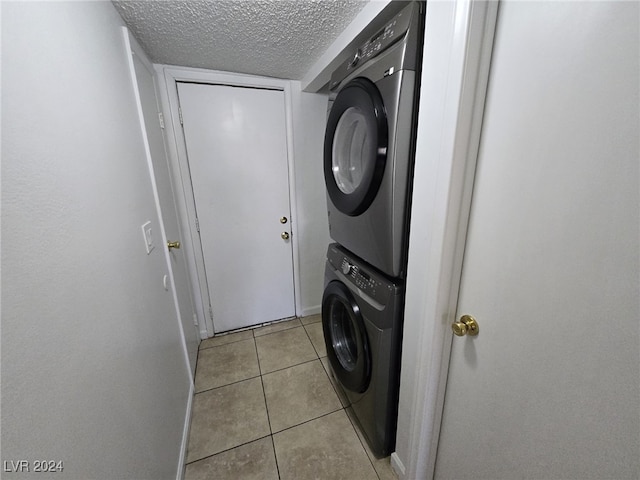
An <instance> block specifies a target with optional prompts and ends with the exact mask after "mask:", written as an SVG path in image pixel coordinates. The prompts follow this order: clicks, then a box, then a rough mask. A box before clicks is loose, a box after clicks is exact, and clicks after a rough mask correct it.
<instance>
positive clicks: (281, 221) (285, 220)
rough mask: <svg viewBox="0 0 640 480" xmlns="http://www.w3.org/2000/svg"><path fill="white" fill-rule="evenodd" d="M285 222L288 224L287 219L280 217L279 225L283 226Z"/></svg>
mask: <svg viewBox="0 0 640 480" xmlns="http://www.w3.org/2000/svg"><path fill="white" fill-rule="evenodd" d="M287 222H288V220H287V217H280V223H282V224H283V225H284V224H285V223H287Z"/></svg>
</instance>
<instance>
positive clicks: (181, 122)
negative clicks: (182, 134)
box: [178, 107, 184, 125]
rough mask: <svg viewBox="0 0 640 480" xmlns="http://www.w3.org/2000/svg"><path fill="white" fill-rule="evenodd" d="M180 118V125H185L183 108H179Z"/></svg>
mask: <svg viewBox="0 0 640 480" xmlns="http://www.w3.org/2000/svg"><path fill="white" fill-rule="evenodd" d="M178 116H179V117H180V125H184V120H182V107H178Z"/></svg>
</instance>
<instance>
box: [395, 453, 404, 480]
mask: <svg viewBox="0 0 640 480" xmlns="http://www.w3.org/2000/svg"><path fill="white" fill-rule="evenodd" d="M391 469H392V470H393V471H394V472H395V474H396V475H397V476H398V478H399V479H401V480H402V479H404V476H405V472H406V471H407V470H406V469H405V468H404V465H403V463H402V461H401V460H400V457H398V454H397V453H396V452H393V453H392V454H391Z"/></svg>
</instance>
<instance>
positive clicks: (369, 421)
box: [322, 244, 404, 457]
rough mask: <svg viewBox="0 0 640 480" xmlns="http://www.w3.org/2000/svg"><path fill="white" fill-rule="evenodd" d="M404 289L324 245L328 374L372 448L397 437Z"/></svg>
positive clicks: (382, 452)
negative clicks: (325, 258)
mask: <svg viewBox="0 0 640 480" xmlns="http://www.w3.org/2000/svg"><path fill="white" fill-rule="evenodd" d="M403 301H404V287H403V285H402V284H400V283H398V280H392V279H389V278H387V277H385V276H384V275H383V274H382V273H380V272H378V271H376V270H375V269H374V268H372V267H370V266H369V265H367V264H366V263H365V262H363V261H362V260H361V259H359V258H357V257H355V256H354V255H352V254H351V253H350V252H348V251H347V250H346V249H344V248H342V247H341V246H340V245H338V244H331V245H329V248H328V251H327V264H326V270H325V290H324V294H323V298H322V329H323V333H324V339H325V345H326V347H327V358H328V360H329V365H330V370H331V373H332V375H333V377H334V378H335V379H336V380H337V381H338V383H339V384H340V385H341V386H342V388H343V390H344V393H345V395H346V397H347V398H348V399H349V403H350V407H351V408H352V409H353V413H354V415H355V417H356V419H357V423H358V424H359V426H360V430H361V431H362V433H363V434H364V436H365V438H366V439H367V442H368V443H369V446H370V447H371V450H372V452H373V453H374V454H375V455H377V456H379V457H382V456H387V455H389V454H390V453H391V452H392V451H393V447H394V445H395V436H396V421H397V412H398V394H399V384H400V348H401V337H402V311H403Z"/></svg>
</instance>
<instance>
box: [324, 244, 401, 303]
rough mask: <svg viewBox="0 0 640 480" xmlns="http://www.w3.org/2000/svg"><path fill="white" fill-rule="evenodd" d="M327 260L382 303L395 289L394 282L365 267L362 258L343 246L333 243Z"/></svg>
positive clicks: (363, 290)
mask: <svg viewBox="0 0 640 480" xmlns="http://www.w3.org/2000/svg"><path fill="white" fill-rule="evenodd" d="M327 260H328V261H329V263H330V264H331V265H332V267H333V268H334V269H335V270H336V271H338V272H340V273H342V274H343V275H344V277H345V281H346V280H348V281H349V283H351V284H352V285H354V286H356V287H357V288H358V289H359V290H360V291H362V293H364V294H366V295H368V296H369V297H371V298H373V299H375V300H376V301H378V302H379V303H380V304H383V305H384V304H386V303H387V302H388V301H389V296H390V295H391V294H392V292H393V290H394V284H393V282H391V281H390V280H388V279H386V278H385V277H383V276H382V275H380V274H377V273H376V272H375V271H373V268H364V267H363V266H362V265H361V261H360V260H356V259H354V258H352V257H350V256H349V255H347V252H346V251H345V250H344V248H343V247H341V246H339V245H337V244H332V245H330V246H329V249H328V251H327Z"/></svg>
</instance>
